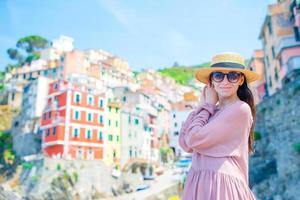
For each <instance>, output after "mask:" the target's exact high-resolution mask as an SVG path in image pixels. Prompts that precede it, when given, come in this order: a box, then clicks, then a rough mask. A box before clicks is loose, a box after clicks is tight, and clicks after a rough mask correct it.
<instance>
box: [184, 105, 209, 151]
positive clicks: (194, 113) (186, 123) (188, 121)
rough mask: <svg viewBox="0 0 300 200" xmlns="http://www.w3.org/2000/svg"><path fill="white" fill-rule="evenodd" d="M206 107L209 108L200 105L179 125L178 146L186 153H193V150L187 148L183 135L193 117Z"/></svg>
mask: <svg viewBox="0 0 300 200" xmlns="http://www.w3.org/2000/svg"><path fill="white" fill-rule="evenodd" d="M208 106H210V107H211V105H208V104H201V105H199V106H198V107H197V108H196V109H195V110H194V111H192V112H191V113H190V114H189V115H188V117H187V119H186V120H185V121H184V122H183V123H182V125H181V129H180V133H179V146H181V148H182V149H183V150H185V151H186V152H188V153H191V152H193V149H191V148H189V147H188V146H187V144H186V142H185V139H184V135H185V134H186V132H187V128H188V126H189V125H190V124H191V123H192V122H193V120H194V118H195V116H196V115H198V113H199V112H201V110H202V109H203V108H207V107H208ZM212 108H214V107H212Z"/></svg>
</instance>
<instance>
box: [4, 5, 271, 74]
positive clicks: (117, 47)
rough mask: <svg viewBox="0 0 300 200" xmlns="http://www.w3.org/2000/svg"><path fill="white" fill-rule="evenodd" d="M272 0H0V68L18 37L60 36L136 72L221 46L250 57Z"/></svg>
mask: <svg viewBox="0 0 300 200" xmlns="http://www.w3.org/2000/svg"><path fill="white" fill-rule="evenodd" d="M274 2H276V1H275V0H209V1H208V0H185V1H183V0H157V1H155V0H118V1H117V0H84V1H82V0H65V1H62V0H42V1H40V0H26V1H24V0H0V70H4V68H5V66H6V65H7V64H8V63H9V62H11V61H10V60H9V57H8V55H7V53H6V50H7V49H8V48H10V47H15V45H16V42H17V41H18V39H20V38H22V37H25V36H29V35H40V36H42V37H44V38H46V39H48V40H53V39H56V38H58V37H59V36H60V35H66V36H69V37H72V38H73V39H74V45H75V48H76V49H81V50H87V49H103V50H106V51H108V52H110V53H112V54H114V55H117V56H119V57H122V58H124V59H126V60H127V61H128V62H129V65H130V67H131V68H132V69H133V70H135V71H140V70H142V69H146V68H153V69H161V68H165V67H170V66H172V65H173V64H174V62H177V63H179V64H180V65H187V66H189V65H196V64H201V63H204V62H209V61H210V59H211V57H212V56H213V55H214V54H216V53H218V52H222V51H234V52H238V53H241V54H242V55H244V56H245V57H246V58H250V57H251V55H252V53H253V51H254V49H259V48H261V42H260V40H259V39H258V35H259V32H260V29H261V26H262V24H263V21H264V18H265V16H266V14H267V5H268V4H270V3H274Z"/></svg>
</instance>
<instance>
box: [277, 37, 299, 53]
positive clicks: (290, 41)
mask: <svg viewBox="0 0 300 200" xmlns="http://www.w3.org/2000/svg"><path fill="white" fill-rule="evenodd" d="M294 46H300V41H296V39H295V37H294V36H290V37H284V38H281V39H280V42H279V44H278V45H277V47H276V48H275V55H276V56H278V54H279V53H280V51H282V49H284V48H290V47H294Z"/></svg>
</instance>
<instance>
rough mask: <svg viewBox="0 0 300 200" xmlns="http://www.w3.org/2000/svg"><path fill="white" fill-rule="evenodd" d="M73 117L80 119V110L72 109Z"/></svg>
mask: <svg viewBox="0 0 300 200" xmlns="http://www.w3.org/2000/svg"><path fill="white" fill-rule="evenodd" d="M73 119H75V120H79V119H80V111H78V110H75V111H74V116H73Z"/></svg>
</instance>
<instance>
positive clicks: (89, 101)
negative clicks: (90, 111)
mask: <svg viewBox="0 0 300 200" xmlns="http://www.w3.org/2000/svg"><path fill="white" fill-rule="evenodd" d="M88 105H89V106H93V105H94V97H93V96H91V95H89V96H88Z"/></svg>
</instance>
